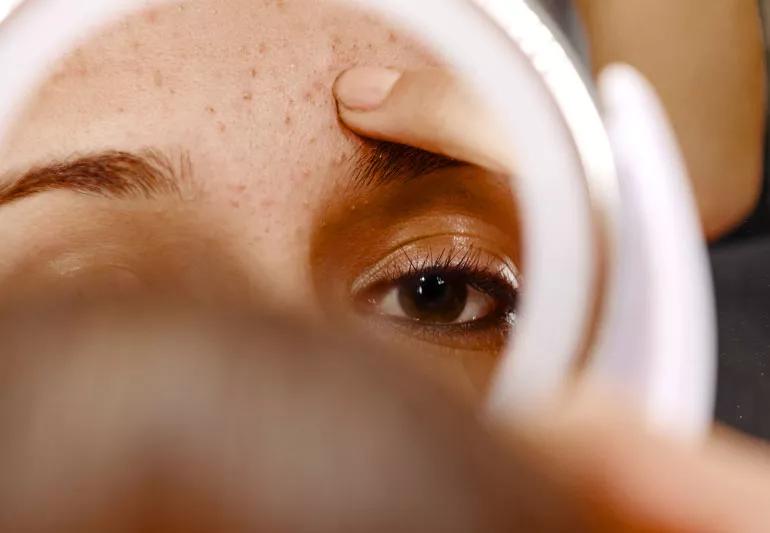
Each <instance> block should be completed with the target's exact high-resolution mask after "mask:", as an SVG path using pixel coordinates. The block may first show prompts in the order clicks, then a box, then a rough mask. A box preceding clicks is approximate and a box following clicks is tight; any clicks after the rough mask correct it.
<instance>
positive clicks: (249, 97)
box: [241, 91, 254, 102]
mask: <svg viewBox="0 0 770 533" xmlns="http://www.w3.org/2000/svg"><path fill="white" fill-rule="evenodd" d="M241 97H242V98H243V99H244V100H245V101H246V102H251V100H252V98H254V95H253V94H251V93H250V92H248V91H246V92H245V93H243V95H242V96H241Z"/></svg>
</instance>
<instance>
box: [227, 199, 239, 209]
mask: <svg viewBox="0 0 770 533" xmlns="http://www.w3.org/2000/svg"><path fill="white" fill-rule="evenodd" d="M230 206H231V207H234V208H235V209H239V208H240V207H241V202H239V201H238V200H230Z"/></svg>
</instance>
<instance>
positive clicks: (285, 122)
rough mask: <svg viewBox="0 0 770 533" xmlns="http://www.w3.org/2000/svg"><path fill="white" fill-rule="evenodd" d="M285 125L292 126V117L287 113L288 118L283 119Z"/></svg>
mask: <svg viewBox="0 0 770 533" xmlns="http://www.w3.org/2000/svg"><path fill="white" fill-rule="evenodd" d="M283 123H284V124H286V125H287V126H288V125H290V124H291V115H289V114H288V113H287V114H286V117H285V118H284V119H283Z"/></svg>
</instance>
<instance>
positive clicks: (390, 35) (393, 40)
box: [388, 31, 398, 43]
mask: <svg viewBox="0 0 770 533" xmlns="http://www.w3.org/2000/svg"><path fill="white" fill-rule="evenodd" d="M388 42H390V43H397V42H398V37H397V36H396V34H395V33H393V32H392V31H391V32H388Z"/></svg>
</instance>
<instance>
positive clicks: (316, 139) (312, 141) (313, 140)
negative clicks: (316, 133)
mask: <svg viewBox="0 0 770 533" xmlns="http://www.w3.org/2000/svg"><path fill="white" fill-rule="evenodd" d="M316 142H318V138H317V137H311V138H310V140H309V141H308V144H315V143H316Z"/></svg>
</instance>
